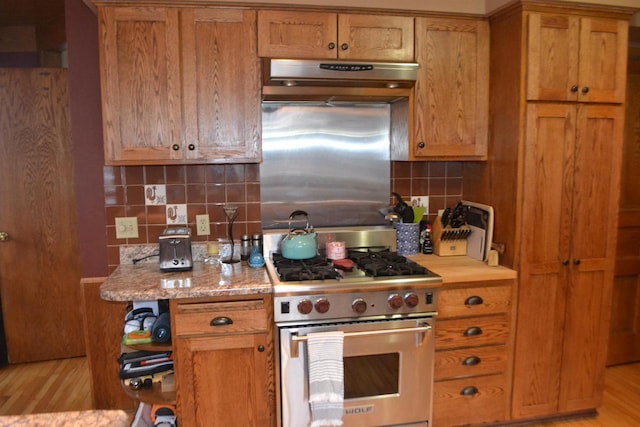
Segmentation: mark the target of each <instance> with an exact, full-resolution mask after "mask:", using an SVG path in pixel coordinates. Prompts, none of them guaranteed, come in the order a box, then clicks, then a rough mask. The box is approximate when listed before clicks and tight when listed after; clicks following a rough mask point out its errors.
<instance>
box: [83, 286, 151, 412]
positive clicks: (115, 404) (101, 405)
mask: <svg viewBox="0 0 640 427" xmlns="http://www.w3.org/2000/svg"><path fill="white" fill-rule="evenodd" d="M105 280H106V277H97V278H85V279H81V281H80V289H81V294H82V308H83V314H84V337H85V347H86V351H87V361H88V363H89V371H90V376H89V377H90V378H91V394H92V396H91V397H92V402H93V408H95V409H127V410H134V409H135V408H136V407H137V405H138V403H137V402H136V401H134V400H133V399H131V398H130V397H129V396H127V394H126V393H125V392H124V390H123V389H122V384H121V383H120V377H119V372H120V364H119V363H118V357H119V356H120V342H121V340H122V322H123V319H124V316H125V314H126V312H127V302H123V301H105V300H103V299H101V298H100V285H101V284H102V283H103V282H104V281H105Z"/></svg>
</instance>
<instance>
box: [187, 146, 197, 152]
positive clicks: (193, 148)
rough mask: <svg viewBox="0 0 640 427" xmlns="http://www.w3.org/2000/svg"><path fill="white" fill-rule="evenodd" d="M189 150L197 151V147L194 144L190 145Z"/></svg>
mask: <svg viewBox="0 0 640 427" xmlns="http://www.w3.org/2000/svg"><path fill="white" fill-rule="evenodd" d="M187 148H188V149H189V151H193V150H195V149H196V146H195V145H193V144H189V145H188V146H187Z"/></svg>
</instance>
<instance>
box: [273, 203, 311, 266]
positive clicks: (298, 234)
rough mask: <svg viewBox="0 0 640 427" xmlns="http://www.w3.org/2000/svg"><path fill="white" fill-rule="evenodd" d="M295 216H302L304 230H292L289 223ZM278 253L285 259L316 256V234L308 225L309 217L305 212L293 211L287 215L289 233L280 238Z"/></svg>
mask: <svg viewBox="0 0 640 427" xmlns="http://www.w3.org/2000/svg"><path fill="white" fill-rule="evenodd" d="M297 216H304V217H305V219H306V221H307V224H306V226H305V228H292V227H291V222H292V221H293V219H294V218H295V217H297ZM280 252H281V254H282V256H283V257H285V258H287V259H309V258H313V257H314V256H316V255H317V254H318V246H317V244H316V233H315V232H314V231H313V227H311V226H310V225H309V215H307V213H306V212H305V211H299V210H298V211H294V212H293V213H291V215H289V233H288V234H287V235H286V236H285V237H283V238H282V242H281V243H280Z"/></svg>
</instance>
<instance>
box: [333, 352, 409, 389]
mask: <svg viewBox="0 0 640 427" xmlns="http://www.w3.org/2000/svg"><path fill="white" fill-rule="evenodd" d="M399 375H400V353H387V354H374V355H367V356H354V357H345V358H344V398H345V399H355V398H358V397H372V396H382V395H385V394H397V393H398V385H399V384H400V378H399Z"/></svg>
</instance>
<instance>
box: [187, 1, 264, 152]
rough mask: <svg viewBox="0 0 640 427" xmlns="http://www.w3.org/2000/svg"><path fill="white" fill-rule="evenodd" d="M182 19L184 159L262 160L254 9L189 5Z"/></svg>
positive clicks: (258, 66) (258, 70) (258, 67)
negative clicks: (203, 7) (206, 7)
mask: <svg viewBox="0 0 640 427" xmlns="http://www.w3.org/2000/svg"><path fill="white" fill-rule="evenodd" d="M181 23H182V43H183V51H182V72H183V87H184V95H183V104H184V120H185V139H186V148H187V150H186V155H185V156H186V159H187V160H198V161H204V162H207V163H222V162H259V161H260V160H261V145H260V142H261V136H260V132H261V113H260V63H259V59H258V56H257V53H256V41H255V40H256V12H255V11H243V10H235V9H185V10H183V11H182V12H181Z"/></svg>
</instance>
